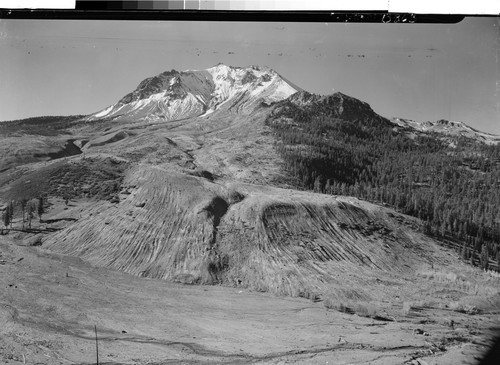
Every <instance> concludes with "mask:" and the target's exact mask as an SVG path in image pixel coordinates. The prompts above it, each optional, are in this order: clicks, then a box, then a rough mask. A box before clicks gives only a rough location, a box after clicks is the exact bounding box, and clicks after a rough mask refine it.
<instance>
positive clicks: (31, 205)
mask: <svg viewBox="0 0 500 365" xmlns="http://www.w3.org/2000/svg"><path fill="white" fill-rule="evenodd" d="M26 209H27V219H28V226H29V228H30V229H31V220H32V219H33V217H34V216H35V204H34V201H32V200H30V201H29V202H28V203H27V205H26Z"/></svg>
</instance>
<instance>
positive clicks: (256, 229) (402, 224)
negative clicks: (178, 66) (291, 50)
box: [0, 64, 500, 365]
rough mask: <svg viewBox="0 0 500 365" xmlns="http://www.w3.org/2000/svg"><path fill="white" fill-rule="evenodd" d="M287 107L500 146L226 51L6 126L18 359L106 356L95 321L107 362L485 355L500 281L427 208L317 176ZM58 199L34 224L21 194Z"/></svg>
mask: <svg viewBox="0 0 500 365" xmlns="http://www.w3.org/2000/svg"><path fill="white" fill-rule="evenodd" d="M284 102H286V103H288V104H286V105H289V106H290V105H292V106H293V107H294V108H299V109H300V108H305V107H307V105H309V104H311V103H323V105H324V106H325V107H326V108H331V112H332V113H333V114H334V115H335V117H336V118H340V119H345V120H350V119H352V118H353V117H354V116H355V117H356V118H358V119H363V118H370V120H371V121H372V122H373V121H375V122H377V121H378V122H379V123H381V124H387V125H391V126H394V128H400V130H405V131H408V130H410V129H411V130H412V131H413V132H412V133H424V132H425V131H424V130H426V129H433V130H434V133H435V134H436V135H438V134H439V133H441V135H445V134H446V133H462V132H463V133H469V135H470V136H472V137H471V138H481V139H483V143H490V144H492V143H496V142H497V139H498V138H497V136H492V135H488V134H485V133H481V132H478V131H475V130H473V129H471V128H470V127H467V126H466V125H465V124H459V123H456V125H453V124H449V123H441V124H439V123H437V124H432V123H431V124H429V125H425V124H422V123H418V122H414V121H407V120H404V119H396V120H392V121H389V120H387V119H385V118H383V117H381V116H379V115H377V114H376V113H375V112H374V111H373V110H372V109H371V107H370V106H369V105H368V104H366V103H364V102H362V101H359V100H357V99H354V98H352V97H349V96H347V95H344V94H342V93H336V94H333V95H331V96H328V97H322V96H317V95H312V94H309V93H307V92H306V91H303V90H301V89H300V88H299V87H298V86H296V85H294V84H292V83H291V82H290V81H288V80H286V79H285V78H283V77H281V76H280V75H279V74H278V73H276V72H275V71H273V70H271V69H269V68H266V67H256V66H253V67H248V68H239V67H229V66H226V65H222V64H220V65H217V66H214V67H212V68H209V69H207V70H203V71H184V72H178V71H175V70H172V71H168V72H164V73H162V74H160V75H157V76H154V77H151V78H148V79H146V80H144V81H143V82H141V83H140V84H139V86H138V87H137V88H136V89H135V90H134V91H132V92H131V93H129V94H127V95H126V96H124V97H123V98H122V99H120V100H119V101H118V102H117V103H116V104H114V105H111V106H109V107H107V108H105V109H103V110H101V111H98V112H96V113H95V114H92V115H86V116H72V117H53V118H52V117H44V118H33V119H31V120H29V119H28V120H21V121H14V122H6V123H1V124H0V133H1V136H0V138H1V143H0V154H1V156H2V159H1V161H0V198H1V203H2V204H3V207H2V209H3V210H2V212H3V213H4V214H5V212H6V211H8V205H9V203H10V202H11V201H12V202H14V207H15V209H14V215H13V218H12V222H11V224H10V225H9V226H8V229H5V227H4V231H3V233H4V234H3V235H2V236H0V273H1V274H0V287H1V290H0V363H5V364H94V363H96V361H97V359H96V357H97V354H96V339H95V332H94V326H96V327H97V338H98V346H99V348H98V350H99V352H98V357H99V363H100V364H158V365H159V364H178V363H179V364H226V363H227V364H245V363H262V364H285V363H301V364H302V363H304V364H354V363H356V364H459V363H463V364H473V363H476V362H477V361H478V359H479V358H480V357H481V356H482V354H483V353H484V352H485V351H486V349H487V348H488V346H489V344H490V341H491V339H492V336H493V335H494V333H495V331H497V329H498V328H499V317H498V315H499V309H498V308H499V304H500V296H499V292H500V285H499V284H500V279H499V277H498V275H496V274H495V273H494V272H491V271H490V272H485V271H482V270H481V269H479V268H478V267H473V266H471V265H469V264H468V263H466V262H465V261H463V260H461V259H460V258H459V254H458V253H457V252H456V250H453V249H452V248H448V247H445V246H443V244H442V243H440V242H438V241H436V240H435V239H433V238H431V237H430V236H428V235H425V234H424V233H423V229H422V222H421V221H420V220H419V219H418V218H415V217H411V216H408V215H404V214H402V213H400V212H398V211H396V210H394V209H392V208H390V207H389V206H387V205H383V204H376V202H374V203H370V202H367V201H363V200H360V199H358V198H355V197H350V196H341V195H331V194H320V193H315V192H312V191H311V190H307V189H297V188H296V186H297V184H296V181H295V180H296V178H295V177H293V176H291V175H290V174H288V173H287V171H286V169H285V168H284V166H283V160H282V157H281V155H280V154H279V153H278V149H277V146H276V144H277V141H276V136H275V134H274V133H273V130H272V126H271V124H270V123H269V120H270V118H271V120H274V121H276V120H278V119H277V117H276V113H277V112H278V111H279V108H284V105H285V104H283V103H284ZM273 117H274V119H272V118H273ZM279 121H280V122H281V123H285V124H287V125H289V126H290V128H293V126H294V123H295V122H294V120H293V118H285V117H283V118H281V119H279ZM444 124H446V125H445V126H444V127H443V125H444ZM446 135H449V134H446ZM318 138H321V136H319V137H318ZM297 148H299V147H297ZM299 152H300V151H299ZM39 197H43V201H42V206H43V213H42V214H41V217H39V216H38V215H37V214H36V212H35V213H34V214H33V213H31V216H32V217H30V218H29V217H28V210H26V211H24V210H22V209H21V205H20V204H19V203H18V202H19V201H21V200H22V198H26V199H27V200H28V203H27V204H28V205H27V206H29V204H30V203H29V202H30V201H32V202H35V203H37V202H39V200H37V199H38V198H39ZM30 199H34V200H30ZM26 209H27V208H26ZM2 227H3V225H2ZM23 227H24V228H23Z"/></svg>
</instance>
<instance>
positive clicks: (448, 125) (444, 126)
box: [392, 118, 500, 144]
mask: <svg viewBox="0 0 500 365" xmlns="http://www.w3.org/2000/svg"><path fill="white" fill-rule="evenodd" d="M392 122H393V123H395V124H397V125H399V126H400V127H409V128H411V129H414V130H416V131H419V132H435V133H440V134H443V135H447V136H457V137H458V136H463V137H468V138H472V139H475V140H477V141H482V142H485V143H488V144H496V143H499V142H500V136H498V135H494V134H490V133H485V132H480V131H478V130H477V129H474V128H472V127H470V126H468V125H467V124H465V123H463V122H458V121H450V120H445V119H440V120H438V121H436V122H429V121H427V122H417V121H414V120H410V119H403V118H393V119H392Z"/></svg>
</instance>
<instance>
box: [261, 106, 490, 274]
mask: <svg viewBox="0 0 500 365" xmlns="http://www.w3.org/2000/svg"><path fill="white" fill-rule="evenodd" d="M267 124H268V125H270V126H272V128H273V130H274V133H275V136H276V149H277V150H278V152H279V153H280V155H281V156H282V157H283V160H284V164H285V165H284V167H285V169H286V170H287V171H288V172H289V173H290V174H291V175H293V176H294V177H296V178H297V180H298V181H300V187H301V188H304V189H311V190H314V191H317V192H321V193H327V194H341V195H352V196H356V197H359V198H361V199H365V200H369V201H374V202H379V203H385V204H388V205H390V206H392V207H394V208H395V209H397V210H399V211H401V212H402V213H405V214H409V215H412V216H415V217H418V218H420V219H422V220H423V221H424V230H425V232H426V233H427V234H429V235H433V236H436V237H438V238H446V239H452V240H454V241H460V242H462V243H463V244H462V249H461V255H462V257H463V258H464V259H467V260H471V262H473V263H476V264H480V265H481V266H482V267H486V266H487V265H488V264H487V262H488V259H494V260H495V262H498V263H499V264H500V249H499V243H500V224H499V223H500V216H499V215H500V209H499V208H498V207H500V146H498V145H497V146H494V145H486V144H484V143H480V142H477V141H475V140H472V139H469V138H466V137H446V138H443V135H437V134H432V133H415V131H411V130H409V129H404V128H402V127H399V126H396V125H394V124H392V123H390V122H389V121H388V120H385V119H383V118H381V117H380V116H378V115H376V114H375V113H374V116H373V117H370V116H367V115H364V116H363V119H356V118H354V117H351V118H350V119H349V120H346V119H344V118H342V116H340V117H339V115H338V112H337V113H335V112H332V111H331V109H329V106H328V104H327V103H320V104H319V105H318V103H316V104H312V105H311V104H309V105H306V106H301V107H299V106H297V105H295V104H293V103H290V102H283V103H281V105H280V106H279V107H277V108H276V109H275V111H274V112H273V113H272V114H271V115H270V117H269V118H268V119H267Z"/></svg>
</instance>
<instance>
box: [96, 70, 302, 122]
mask: <svg viewBox="0 0 500 365" xmlns="http://www.w3.org/2000/svg"><path fill="white" fill-rule="evenodd" d="M298 90H300V88H298V87H296V86H295V85H293V84H292V83H290V82H288V81H287V80H286V79H284V78H283V77H281V76H280V75H279V74H278V73H277V72H276V71H274V70H272V69H271V68H268V67H265V66H255V65H254V66H249V67H235V66H228V65H225V64H223V63H219V64H217V65H215V66H212V67H210V68H208V69H205V70H188V71H182V72H179V71H176V70H171V71H165V72H162V73H160V74H159V75H156V76H153V77H149V78H147V79H145V80H143V81H142V82H141V83H140V84H139V85H138V86H137V88H136V89H135V90H134V91H132V92H131V93H128V94H127V95H125V96H124V97H123V98H122V99H120V100H119V101H118V103H116V104H114V105H111V106H109V107H108V108H106V109H104V110H102V111H100V112H98V113H95V114H93V115H91V116H90V119H99V118H115V117H121V116H128V117H133V118H136V119H141V118H146V119H162V120H174V119H181V118H188V117H195V116H202V115H208V114H210V113H213V112H215V111H218V110H222V109H225V110H229V111H236V112H240V113H249V112H251V111H252V110H254V109H255V108H256V107H258V106H259V105H261V103H262V102H266V103H271V102H275V101H280V100H283V99H286V98H287V97H288V96H290V95H292V94H294V93H295V92H297V91H298Z"/></svg>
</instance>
